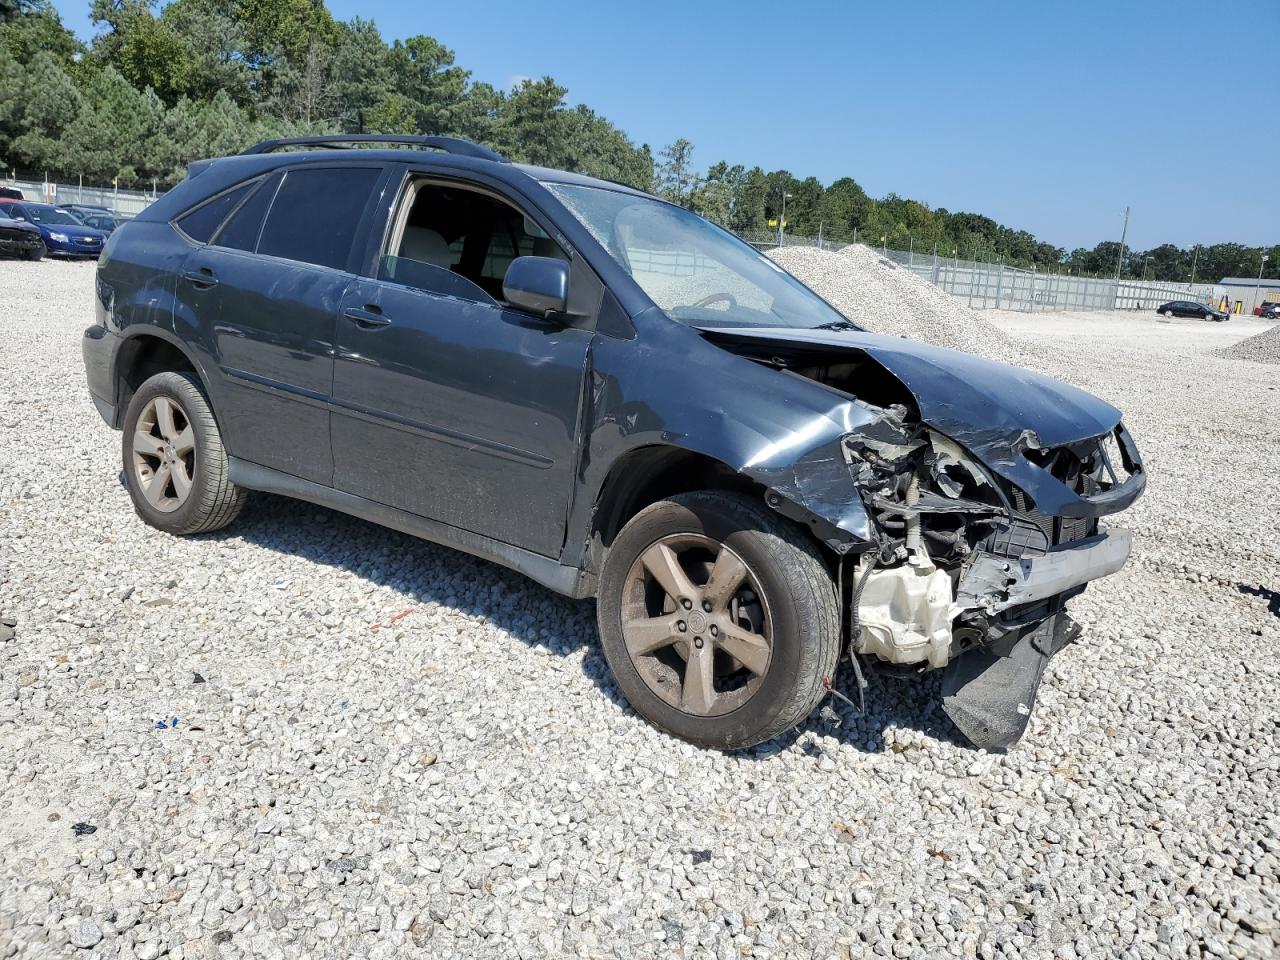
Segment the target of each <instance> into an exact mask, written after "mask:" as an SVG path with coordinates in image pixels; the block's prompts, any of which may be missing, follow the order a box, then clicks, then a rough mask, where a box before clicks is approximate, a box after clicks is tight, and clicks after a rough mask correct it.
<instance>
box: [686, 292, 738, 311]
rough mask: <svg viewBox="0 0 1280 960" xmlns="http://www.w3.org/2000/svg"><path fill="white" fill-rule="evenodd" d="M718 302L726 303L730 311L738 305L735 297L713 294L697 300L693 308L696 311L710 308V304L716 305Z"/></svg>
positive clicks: (725, 294)
mask: <svg viewBox="0 0 1280 960" xmlns="http://www.w3.org/2000/svg"><path fill="white" fill-rule="evenodd" d="M720 300H724V301H725V302H727V303H728V304H729V309H730V310H732V309H733V308H734V307H736V306H737V305H738V298H737V297H735V296H734V295H733V294H732V293H713V294H710V295H709V296H706V297H703V298H702V299H701V300H699V301H698V302H697V303H695V304H694V305H693V308H694V309H695V310H697V309H700V308H702V307H706V306H710V305H711V304H713V303H716V302H718V301H720Z"/></svg>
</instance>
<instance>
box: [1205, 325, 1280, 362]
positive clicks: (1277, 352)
mask: <svg viewBox="0 0 1280 960" xmlns="http://www.w3.org/2000/svg"><path fill="white" fill-rule="evenodd" d="M1216 355H1217V356H1219V357H1222V358H1223V359H1226V360H1256V361H1257V362H1258V363H1280V326H1275V327H1268V328H1267V329H1266V330H1263V331H1262V332H1261V333H1255V334H1254V335H1253V336H1252V337H1249V338H1248V339H1246V340H1241V341H1240V342H1239V343H1234V344H1231V345H1230V346H1226V347H1221V348H1220V349H1218V350H1217V351H1216Z"/></svg>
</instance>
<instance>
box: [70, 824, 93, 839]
mask: <svg viewBox="0 0 1280 960" xmlns="http://www.w3.org/2000/svg"><path fill="white" fill-rule="evenodd" d="M71 832H72V833H74V834H75V835H76V836H77V837H87V836H89V834H91V833H97V832H98V828H97V827H95V826H94V825H93V824H92V823H85V822H83V821H81V822H80V823H73V824H72V825H71Z"/></svg>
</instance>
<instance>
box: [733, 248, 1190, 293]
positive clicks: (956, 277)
mask: <svg viewBox="0 0 1280 960" xmlns="http://www.w3.org/2000/svg"><path fill="white" fill-rule="evenodd" d="M743 239H745V240H746V241H747V242H748V243H750V244H751V245H752V246H754V247H756V248H757V249H759V250H769V249H772V248H774V247H777V246H778V244H779V239H780V238H779V237H778V234H777V233H776V232H768V233H754V234H746V235H744V237H743ZM781 241H782V244H783V245H784V246H789V247H790V246H804V247H817V248H819V249H822V250H833V251H834V250H839V249H840V248H842V247H845V246H848V242H847V241H834V240H829V239H826V238H823V237H797V236H790V235H784V236H783V237H782V238H781ZM871 249H873V250H879V251H880V253H881V255H882V256H883V257H884V258H885V259H887V260H890V261H892V262H894V263H896V264H898V265H900V266H903V267H906V268H907V269H908V270H910V271H911V272H912V273H914V274H915V275H916V276H918V277H921V278H923V279H925V280H928V281H929V282H930V283H932V284H934V285H935V286H937V287H940V288H941V289H942V290H944V291H946V292H947V293H949V294H951V295H952V296H953V297H956V298H957V299H959V300H962V301H964V302H965V303H966V304H968V305H969V306H971V307H974V308H975V309H982V310H985V309H993V310H1019V311H1022V312H1033V311H1050V310H1154V309H1155V308H1156V307H1158V306H1160V305H1161V304H1162V303H1166V302H1168V301H1170V300H1195V301H1198V302H1200V303H1208V302H1211V301H1213V300H1214V288H1213V285H1212V284H1190V283H1170V282H1167V281H1142V280H1119V281H1117V280H1115V279H1106V278H1102V277H1081V276H1074V275H1072V274H1070V273H1067V272H1065V271H1038V270H1024V269H1022V268H1020V267H1011V266H1008V265H1006V264H1004V263H1000V262H996V263H990V262H987V261H982V260H960V259H958V258H955V257H940V256H938V255H937V254H920V253H916V252H914V251H912V250H890V249H888V248H884V247H871Z"/></svg>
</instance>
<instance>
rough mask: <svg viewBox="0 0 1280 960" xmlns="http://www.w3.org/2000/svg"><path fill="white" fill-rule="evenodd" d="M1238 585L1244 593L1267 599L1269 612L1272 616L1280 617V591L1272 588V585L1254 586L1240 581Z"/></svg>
mask: <svg viewBox="0 0 1280 960" xmlns="http://www.w3.org/2000/svg"><path fill="white" fill-rule="evenodd" d="M1236 587H1237V589H1238V590H1239V591H1240V592H1241V593H1243V594H1247V595H1248V596H1250V597H1261V598H1262V599H1263V600H1266V601H1267V612H1268V613H1270V614H1271V615H1272V616H1275V617H1280V591H1276V590H1272V589H1271V588H1270V587H1253V586H1250V585H1249V584H1247V583H1238V584H1236Z"/></svg>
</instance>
